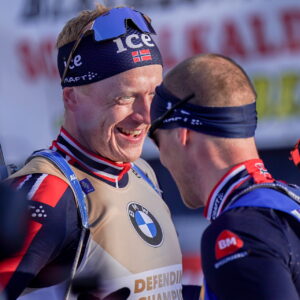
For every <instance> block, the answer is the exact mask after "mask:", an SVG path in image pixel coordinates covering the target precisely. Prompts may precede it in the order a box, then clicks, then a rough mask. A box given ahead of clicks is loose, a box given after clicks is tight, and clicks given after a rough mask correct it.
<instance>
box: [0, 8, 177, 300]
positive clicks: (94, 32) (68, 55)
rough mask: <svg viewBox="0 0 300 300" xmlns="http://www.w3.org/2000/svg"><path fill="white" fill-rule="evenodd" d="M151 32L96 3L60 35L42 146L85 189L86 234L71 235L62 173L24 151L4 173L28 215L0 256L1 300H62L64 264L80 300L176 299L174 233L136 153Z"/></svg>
mask: <svg viewBox="0 0 300 300" xmlns="http://www.w3.org/2000/svg"><path fill="white" fill-rule="evenodd" d="M154 33H155V32H154V30H153V28H152V26H151V24H150V21H149V19H148V18H147V17H146V16H144V15H143V14H142V13H140V12H138V11H135V10H133V9H129V8H127V7H122V8H114V9H111V10H109V9H107V8H105V7H103V6H98V7H97V9H96V10H94V11H84V12H82V13H81V14H80V15H79V16H78V17H76V18H74V19H72V20H70V21H69V22H68V23H67V24H66V25H65V27H64V28H63V30H62V32H61V33H60V35H59V37H58V40H57V46H58V68H59V71H60V75H61V84H62V87H63V102H64V107H65V118H64V122H63V126H62V128H61V131H60V133H59V135H58V137H57V139H56V140H55V141H53V143H52V146H51V149H52V150H53V151H54V152H55V153H57V154H59V155H60V156H62V157H63V159H64V160H65V161H67V162H68V164H69V165H70V166H71V168H72V170H73V172H74V173H75V175H76V177H77V178H78V180H79V182H80V185H81V188H82V190H83V192H84V193H85V195H86V199H87V201H86V203H85V204H86V206H87V211H88V221H87V222H88V225H86V227H87V228H88V233H87V234H86V235H85V236H84V238H83V239H80V237H81V232H82V226H81V222H80V217H79V211H80V212H81V210H78V208H77V205H76V201H75V200H74V194H73V191H72V188H71V185H70V182H69V181H68V179H67V178H66V177H65V176H64V175H63V174H62V173H61V172H60V170H59V169H58V168H56V167H55V166H54V165H53V164H52V163H51V162H50V161H48V160H46V159H44V158H41V157H37V158H33V159H31V161H30V162H29V163H28V164H27V165H25V167H24V168H23V169H21V170H20V171H19V172H17V173H16V174H14V179H13V184H14V185H16V186H17V188H18V189H21V190H24V191H26V192H27V194H28V197H29V199H30V215H31V220H30V227H29V232H28V237H27V241H26V243H25V245H24V248H23V249H22V251H21V252H19V253H18V254H17V255H16V256H15V257H14V259H13V260H6V261H4V262H2V263H1V264H0V284H1V285H2V287H4V290H5V292H6V294H7V296H8V298H9V299H15V298H16V297H17V296H19V295H20V294H21V293H22V292H23V291H24V290H25V291H24V292H25V293H26V292H31V293H30V294H28V298H29V299H63V298H64V294H65V293H66V291H67V290H68V287H67V281H68V280H69V278H70V274H71V269H73V270H75V275H76V276H77V277H78V278H79V279H80V278H83V279H82V281H81V282H82V283H84V282H85V283H87V284H88V286H89V288H88V290H87V293H86V291H84V292H85V296H84V299H103V298H104V297H107V295H109V294H111V293H113V292H115V291H123V293H121V296H122V297H121V298H122V299H126V298H127V297H128V295H129V298H128V299H140V300H144V299H150V298H151V299H178V300H180V299H182V291H181V275H182V265H181V251H180V247H179V243H178V239H177V235H176V231H175V228H174V226H173V223H172V220H171V216H170V212H169V209H168V207H167V206H166V204H165V203H164V201H163V200H162V199H161V196H160V192H159V189H158V188H157V181H156V178H155V175H154V173H153V171H152V169H151V168H150V167H149V166H148V164H147V163H146V162H145V161H143V160H142V159H139V157H140V155H141V151H142V146H143V142H144V140H145V137H146V134H147V131H148V129H149V126H150V116H149V114H150V104H151V102H152V98H153V95H154V91H155V87H156V86H157V85H158V84H159V83H160V82H161V80H162V61H161V56H160V52H159V50H158V48H157V46H156V45H155V43H154V41H153V39H152V34H154ZM72 178H73V177H71V179H72ZM80 207H81V206H80V205H79V208H80ZM77 258H78V263H77ZM87 278H89V279H87ZM79 282H80V281H79ZM92 282H95V284H94V286H91V283H92ZM82 285H83V284H81V287H82ZM79 286H80V284H79ZM26 288H27V289H26ZM28 288H30V290H29V289H28ZM123 288H125V290H124V289H123ZM82 290H84V287H82ZM79 292H80V291H79ZM87 294H88V295H87ZM67 296H68V297H69V298H70V299H71V298H72V295H71V294H70V293H67ZM25 297H26V296H24V298H25ZM22 298H23V297H22ZM114 299H120V298H114Z"/></svg>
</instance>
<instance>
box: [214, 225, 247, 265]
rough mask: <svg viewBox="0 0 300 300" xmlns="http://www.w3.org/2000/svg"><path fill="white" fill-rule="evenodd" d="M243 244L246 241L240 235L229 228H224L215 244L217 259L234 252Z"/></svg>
mask: <svg viewBox="0 0 300 300" xmlns="http://www.w3.org/2000/svg"><path fill="white" fill-rule="evenodd" d="M243 246H244V242H243V240H242V239H241V238H240V237H239V236H238V235H236V234H235V233H233V232H231V231H229V230H223V231H222V232H221V233H220V234H219V236H218V238H217V240H216V244H215V255H216V259H221V258H223V257H225V256H228V255H230V254H233V253H235V252H237V251H238V250H239V249H241V248H242V247H243Z"/></svg>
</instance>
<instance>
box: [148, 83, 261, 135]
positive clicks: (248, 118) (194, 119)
mask: <svg viewBox="0 0 300 300" xmlns="http://www.w3.org/2000/svg"><path fill="white" fill-rule="evenodd" d="M178 101H180V99H179V98H177V97H175V96H174V95H173V94H171V93H170V92H169V91H168V90H167V89H166V88H165V87H164V85H163V84H161V85H160V86H158V87H157V88H156V94H155V96H154V99H153V101H152V105H151V121H152V124H155V123H153V122H154V121H155V120H157V119H158V118H159V117H160V116H162V115H163V114H164V113H166V112H167V111H168V110H169V109H170V108H171V107H172V106H174V104H175V103H177V102H178ZM256 124H257V116H256V105H255V102H254V103H251V104H247V105H243V106H229V107H228V106H227V107H208V106H199V105H194V104H190V103H184V104H182V106H179V107H178V108H176V109H175V110H174V112H173V113H172V114H171V115H169V116H167V117H166V118H165V119H163V120H161V122H159V124H157V123H156V125H154V127H155V126H156V127H157V128H160V129H170V128H176V127H184V128H189V129H191V130H195V131H198V132H201V133H204V134H208V135H213V136H218V137H227V138H247V137H253V136H254V133H255V129H256ZM154 130H155V128H152V133H153V132H154ZM150 131H151V128H150Z"/></svg>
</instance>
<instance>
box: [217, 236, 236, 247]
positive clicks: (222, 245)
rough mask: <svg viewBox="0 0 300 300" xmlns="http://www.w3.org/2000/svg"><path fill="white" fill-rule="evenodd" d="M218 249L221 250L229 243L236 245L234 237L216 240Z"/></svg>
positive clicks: (228, 245)
mask: <svg viewBox="0 0 300 300" xmlns="http://www.w3.org/2000/svg"><path fill="white" fill-rule="evenodd" d="M218 245H219V249H221V250H223V249H225V248H227V247H230V246H231V245H237V241H236V239H235V237H232V238H227V239H225V240H221V241H218Z"/></svg>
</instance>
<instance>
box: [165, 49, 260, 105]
mask: <svg viewBox="0 0 300 300" xmlns="http://www.w3.org/2000/svg"><path fill="white" fill-rule="evenodd" d="M164 83H165V85H166V87H167V88H168V89H169V90H170V91H171V92H172V93H174V94H175V96H177V97H179V98H184V97H186V96H187V95H189V94H195V98H194V99H192V100H191V101H190V102H191V103H195V104H198V105H203V106H240V105H246V104H249V103H253V102H255V100H256V92H255V89H254V87H253V85H252V83H251V80H250V79H249V77H248V75H247V74H246V72H245V71H244V70H243V69H242V67H241V66H239V65H238V64H237V63H236V62H234V61H233V60H232V59H230V58H229V57H225V56H222V55H219V54H201V55H195V56H193V57H191V58H188V59H186V60H184V61H183V62H182V63H180V64H178V65H177V66H176V67H174V68H173V69H172V70H171V71H170V72H169V73H168V74H167V75H166V77H165V79H164Z"/></svg>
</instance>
